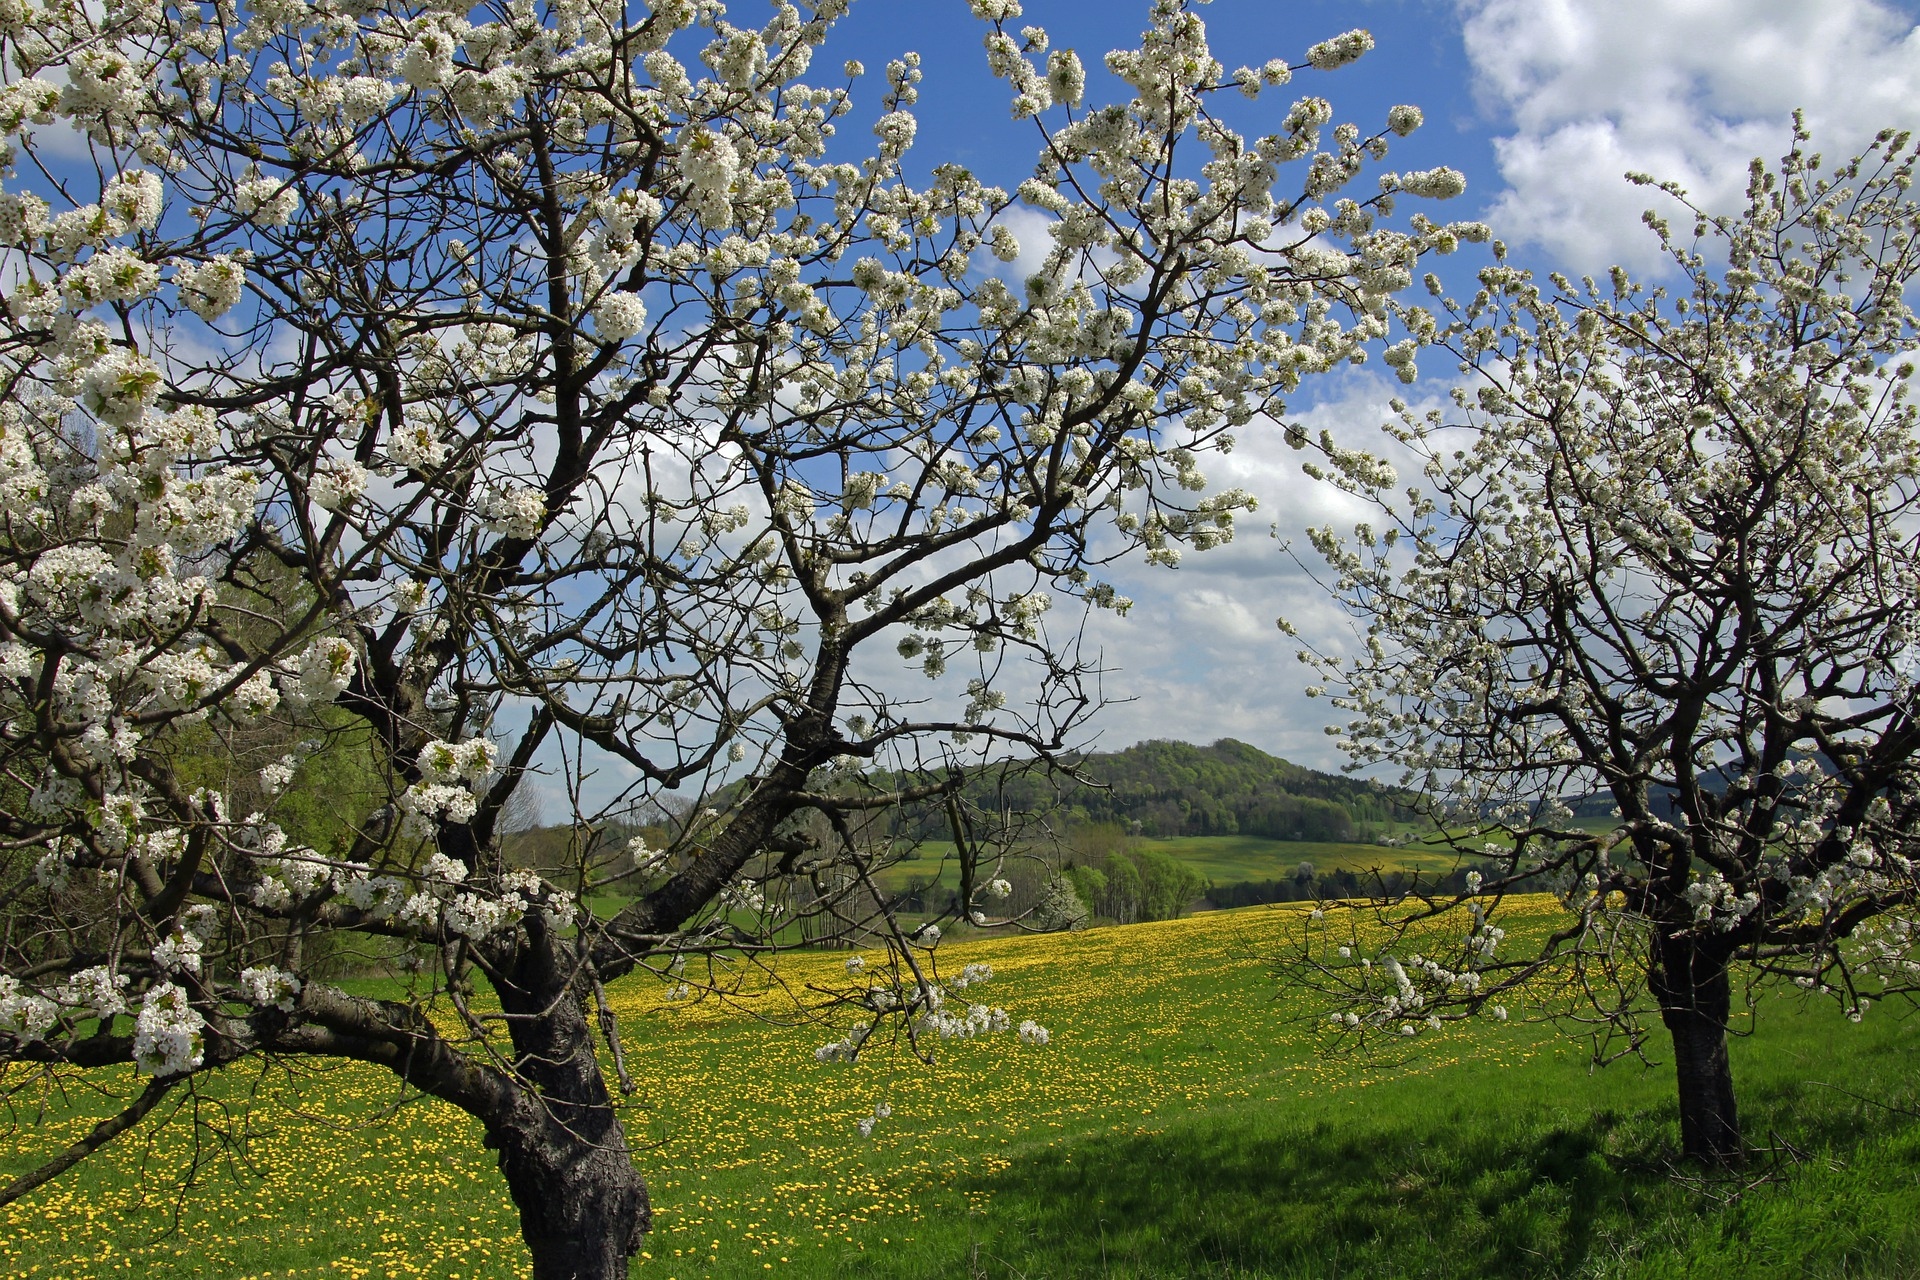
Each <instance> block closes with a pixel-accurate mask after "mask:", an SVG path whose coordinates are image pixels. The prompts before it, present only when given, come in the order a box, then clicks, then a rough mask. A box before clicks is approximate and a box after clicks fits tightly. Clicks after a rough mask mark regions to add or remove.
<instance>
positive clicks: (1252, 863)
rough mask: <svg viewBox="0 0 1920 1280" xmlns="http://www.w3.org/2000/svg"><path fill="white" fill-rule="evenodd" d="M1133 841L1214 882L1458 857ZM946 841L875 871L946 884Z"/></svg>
mask: <svg viewBox="0 0 1920 1280" xmlns="http://www.w3.org/2000/svg"><path fill="white" fill-rule="evenodd" d="M1134 844H1135V847H1136V848H1140V849H1150V850H1153V851H1155V852H1158V853H1165V854H1170V855H1172V856H1173V857H1176V858H1178V859H1180V861H1182V862H1184V863H1186V864H1187V865H1189V866H1191V867H1192V868H1193V869H1194V870H1196V871H1198V872H1199V873H1200V874H1201V875H1203V876H1205V877H1206V878H1207V879H1209V880H1211V881H1213V882H1214V883H1215V884H1231V883H1233V882H1234V881H1238V880H1286V879H1290V878H1291V877H1292V875H1293V873H1294V869H1295V868H1296V867H1298V866H1299V865H1300V864H1301V862H1303V861H1305V862H1311V863H1312V864H1313V866H1314V870H1315V871H1316V872H1321V873H1325V872H1329V871H1339V870H1342V869H1345V870H1350V871H1353V872H1356V873H1364V872H1367V871H1371V870H1373V869H1375V868H1379V869H1380V870H1382V871H1394V870H1410V869H1415V868H1417V869H1419V870H1421V871H1426V872H1440V873H1443V874H1444V873H1445V872H1447V871H1450V870H1452V869H1453V867H1454V865H1455V863H1456V862H1457V861H1458V860H1459V859H1458V858H1457V856H1456V855H1455V854H1454V853H1453V852H1452V851H1451V850H1447V849H1429V848H1426V847H1423V846H1421V845H1418V844H1414V845H1410V846H1407V847H1402V848H1388V847H1386V846H1384V845H1377V844H1344V843H1330V842H1324V841H1316V840H1268V839H1266V838H1264V837H1262V836H1169V837H1161V838H1157V839H1155V838H1142V839H1137V840H1136V841H1135V842H1134ZM951 852H952V846H951V845H949V844H941V843H930V844H928V845H925V846H923V847H922V848H921V850H920V856H918V857H916V858H910V859H907V860H906V861H903V862H897V863H895V864H893V865H892V866H890V867H887V868H886V869H885V870H883V871H881V873H880V875H879V879H880V882H881V883H882V884H883V885H885V886H886V887H888V888H890V889H904V888H905V887H906V886H907V884H908V883H909V882H910V881H914V880H917V881H920V882H921V883H925V882H926V881H928V880H931V879H934V878H936V877H937V878H938V880H939V883H941V884H943V885H946V886H947V887H949V888H954V887H957V886H958V885H959V883H960V864H959V863H958V862H957V861H956V860H955V859H954V858H953V857H951V856H949V855H950V854H951Z"/></svg>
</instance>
